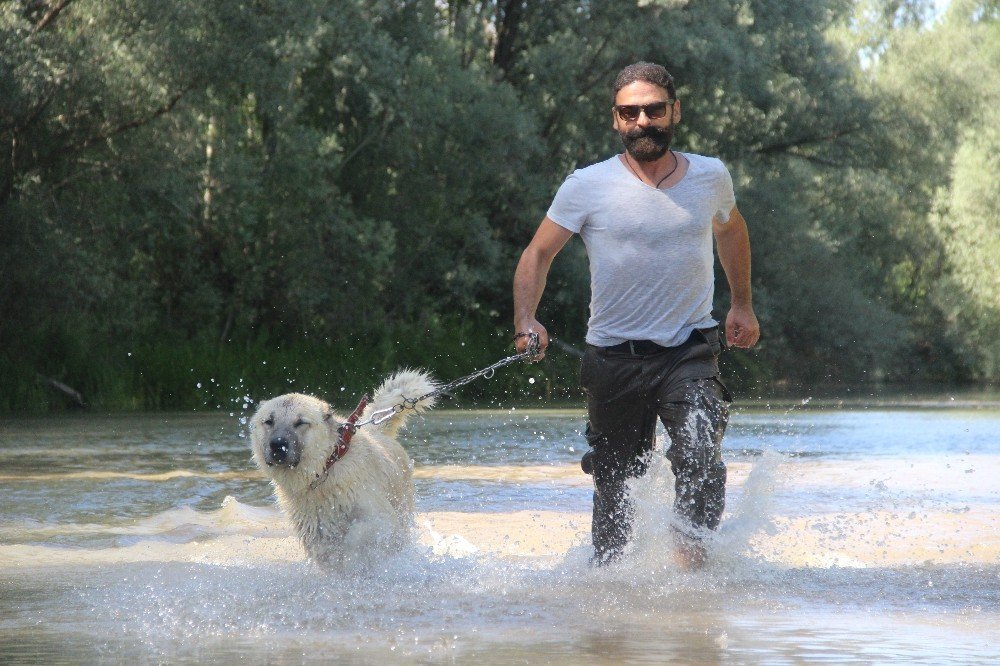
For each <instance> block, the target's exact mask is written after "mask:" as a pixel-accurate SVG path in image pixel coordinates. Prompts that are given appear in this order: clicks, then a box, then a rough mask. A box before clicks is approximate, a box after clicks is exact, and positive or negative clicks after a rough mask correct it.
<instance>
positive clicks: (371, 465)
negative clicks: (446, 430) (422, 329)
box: [250, 370, 437, 563]
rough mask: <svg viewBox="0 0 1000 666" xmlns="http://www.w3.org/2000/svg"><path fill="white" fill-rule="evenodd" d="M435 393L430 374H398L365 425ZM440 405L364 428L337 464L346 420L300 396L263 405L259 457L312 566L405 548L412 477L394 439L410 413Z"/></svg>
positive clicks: (254, 432)
mask: <svg viewBox="0 0 1000 666" xmlns="http://www.w3.org/2000/svg"><path fill="white" fill-rule="evenodd" d="M436 387H437V385H436V384H435V382H434V381H433V380H432V379H431V378H430V376H428V375H427V374H426V373H423V372H417V371H413V370H403V371H401V372H398V373H396V374H395V375H393V376H392V377H390V378H389V379H387V380H386V381H385V382H384V383H383V384H382V386H380V387H379V388H378V390H377V391H376V392H375V395H374V396H373V398H372V401H371V403H370V404H369V405H368V406H367V408H366V409H365V411H364V412H363V413H362V415H361V418H360V419H359V422H363V421H364V420H365V419H367V418H369V417H370V416H371V415H372V414H373V413H378V412H380V411H382V410H392V409H393V408H394V407H397V406H401V405H403V403H404V400H405V399H409V400H415V399H417V398H420V397H421V396H424V395H426V394H427V393H430V392H432V391H434V390H435V389H436ZM433 404H434V398H433V397H432V398H427V399H425V400H422V401H421V402H419V403H418V404H417V405H415V409H399V411H395V412H394V413H393V414H392V416H391V417H389V418H388V419H387V420H386V421H384V422H383V423H381V424H379V425H375V424H370V425H365V426H362V427H361V428H358V429H357V431H356V432H355V433H354V434H353V436H352V437H351V438H350V441H349V443H348V446H347V448H346V450H344V447H341V452H342V456H341V457H340V458H337V459H336V460H335V462H333V463H332V465H330V464H328V462H329V460H330V459H331V457H335V453H334V452H335V451H336V449H337V445H338V438H339V433H338V428H339V427H340V426H341V424H343V423H345V422H346V421H347V419H346V418H342V417H340V416H338V415H337V414H335V413H334V412H333V411H332V410H331V409H330V406H329V405H328V404H327V403H325V402H323V401H322V400H319V399H318V398H314V397H311V396H307V395H302V394H300V393H289V394H287V395H282V396H278V397H277V398H272V399H271V400H268V401H267V402H264V403H262V404H261V405H260V407H259V408H258V409H257V413H256V414H255V415H254V417H253V421H252V422H251V426H250V428H251V430H250V443H251V446H252V447H253V458H254V461H255V462H256V463H257V466H258V467H259V468H260V469H261V470H262V471H263V472H264V473H265V474H267V476H268V477H270V479H271V485H272V486H273V487H274V491H275V495H276V496H277V498H278V504H279V505H280V507H281V509H282V511H284V512H285V514H286V515H287V516H288V517H289V518H290V519H291V522H292V526H293V527H294V529H295V532H296V534H297V535H298V537H299V539H300V540H301V541H302V545H303V546H305V550H306V554H307V555H308V556H309V557H310V558H311V559H313V560H315V561H317V562H319V563H334V562H339V563H343V562H344V561H346V560H349V559H350V558H351V555H352V554H353V553H354V552H355V551H358V550H359V549H365V548H370V547H372V546H376V547H382V548H389V549H394V548H399V547H401V546H402V545H403V544H404V543H405V542H406V539H407V536H408V533H409V529H410V527H411V525H412V522H413V478H412V472H413V470H412V465H411V463H410V459H409V456H407V455H406V451H405V450H403V447H402V446H400V445H399V442H397V441H396V440H395V436H396V433H397V432H398V431H399V429H400V428H401V427H402V426H403V424H404V423H405V421H406V418H407V416H408V415H409V414H411V413H414V412H416V411H422V410H425V409H429V408H431V407H432V406H433ZM397 409H398V407H397Z"/></svg>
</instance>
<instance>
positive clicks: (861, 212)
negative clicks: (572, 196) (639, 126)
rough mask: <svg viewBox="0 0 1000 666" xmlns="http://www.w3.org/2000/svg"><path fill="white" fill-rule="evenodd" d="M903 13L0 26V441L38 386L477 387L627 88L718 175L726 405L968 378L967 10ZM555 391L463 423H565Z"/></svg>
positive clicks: (978, 245)
mask: <svg viewBox="0 0 1000 666" xmlns="http://www.w3.org/2000/svg"><path fill="white" fill-rule="evenodd" d="M928 12H929V5H928V3H927V2H924V1H923V0H905V1H900V0H859V1H858V2H855V3H851V2H848V1H847V0H822V1H818V2H809V3H800V2H791V1H775V0H749V1H748V0H713V1H711V2H684V1H682V0H644V1H642V2H638V3H625V2H618V1H612V0H598V1H593V0H587V1H583V0H580V1H573V2H558V3H541V2H504V3H497V2H492V1H491V2H486V1H485V0H484V1H482V2H479V1H476V2H467V1H464V0H463V1H458V0H454V1H451V0H449V1H447V2H435V1H433V0H342V1H339V2H334V3H330V2H320V1H319V0H298V1H296V2H292V1H291V0H262V1H260V2H250V3H247V2H238V1H237V0H215V1H213V2H210V3H192V2H186V1H181V2H173V3H163V2H156V1H154V0H128V1H127V2H118V3H108V2H99V1H98V0H72V1H70V2H68V3H67V2H47V3H46V2H37V1H35V0H21V1H10V2H4V3H0V145H2V148H3V150H2V151H0V154H2V155H3V158H2V159H0V234H2V235H3V238H4V240H5V243H4V244H3V245H0V284H2V287H3V288H2V289H0V350H2V359H3V369H4V372H2V373H0V410H14V409H23V408H26V407H29V406H34V407H36V408H39V407H40V408H46V407H52V408H58V407H61V406H64V405H65V404H66V402H65V398H64V397H63V396H62V395H60V394H58V393H57V392H54V391H53V390H51V389H50V388H49V387H48V386H49V384H48V380H49V379H56V380H59V381H62V382H64V383H67V384H69V385H70V386H72V387H74V388H76V389H78V390H80V391H81V392H82V393H83V394H84V395H85V397H86V398H87V400H88V401H89V402H90V403H91V404H95V405H103V406H107V407H116V408H141V407H157V408H182V407H183V408H187V407H216V406H223V407H226V406H228V405H229V404H230V403H232V401H234V400H239V399H240V398H241V397H242V396H243V395H247V394H250V395H252V397H255V398H256V397H262V396H263V395H265V394H266V392H267V391H280V390H284V389H285V388H287V387H292V388H295V389H308V390H315V391H316V392H318V393H322V394H325V395H328V396H330V395H331V394H332V395H336V394H337V392H338V391H339V389H340V386H344V389H345V392H351V393H356V392H357V391H360V390H362V389H364V388H370V384H371V383H372V382H373V381H374V380H375V375H379V374H381V373H384V372H387V371H389V370H391V369H393V368H394V367H396V366H397V365H412V366H425V367H429V368H432V369H433V370H435V371H436V372H437V373H438V375H439V376H440V377H442V378H444V379H450V378H453V377H455V376H459V375H463V374H465V373H467V372H469V371H471V370H472V369H474V368H476V367H482V366H484V365H488V364H489V363H492V362H493V361H494V360H496V358H497V357H498V356H500V355H503V354H505V353H507V352H509V346H508V343H509V336H510V331H509V330H508V322H509V321H510V308H511V303H510V279H511V274H512V272H513V267H514V265H515V263H516V261H517V258H518V256H519V254H520V251H521V249H522V248H523V247H524V245H525V244H526V243H527V241H528V239H529V238H530V236H531V234H532V232H533V230H534V228H535V226H536V224H537V221H538V220H539V219H540V218H541V216H542V215H543V214H544V211H545V210H546V207H547V205H548V203H549V201H550V199H551V196H552V194H553V193H554V191H555V188H556V187H557V186H558V184H559V183H560V182H561V180H562V179H563V178H564V177H565V175H566V174H567V173H568V172H569V171H570V170H571V169H573V168H575V167H577V166H582V165H585V164H588V163H591V162H594V161H596V160H599V159H603V158H604V157H606V156H607V155H608V154H609V153H611V152H612V151H616V150H619V149H620V148H619V142H618V138H617V136H615V135H614V133H613V132H611V131H609V125H610V105H611V99H610V90H609V88H610V83H611V81H612V79H613V77H614V75H615V73H616V72H617V71H618V69H619V68H621V67H622V66H624V65H625V64H628V63H629V62H632V61H634V60H637V59H647V60H654V61H658V62H662V63H663V64H665V65H666V66H667V67H668V69H670V70H671V72H672V73H673V74H674V75H675V77H676V79H677V81H678V84H679V89H678V92H679V96H680V99H681V103H682V109H683V114H684V119H683V122H682V124H681V125H680V127H679V133H678V137H677V147H678V148H680V149H682V150H690V151H694V152H701V153H706V154H713V155H718V156H720V157H722V158H723V160H724V161H725V162H726V163H727V164H728V165H729V167H730V169H731V170H732V172H733V175H734V180H735V183H736V188H737V197H738V200H739V203H740V207H741V210H742V211H743V213H744V215H745V216H746V217H747V219H748V220H749V222H750V225H751V236H752V243H753V250H754V294H755V301H756V307H757V311H758V314H759V316H760V318H761V321H762V323H763V327H764V338H763V341H762V343H761V346H760V348H759V350H757V351H756V352H753V353H746V352H734V353H732V354H729V355H727V357H726V358H725V361H724V362H725V363H726V365H727V367H728V370H729V371H730V372H731V373H732V377H733V381H734V383H736V384H739V385H742V386H746V387H750V386H753V385H754V384H755V383H758V382H772V381H785V380H790V381H797V382H809V383H813V382H828V381H841V380H844V381H855V380H866V379H867V380H881V379H897V380H898V379H910V378H917V377H922V378H946V379H951V380H963V379H985V380H990V379H994V380H995V379H996V378H998V376H1000V349H998V346H997V345H996V344H995V343H994V342H993V341H992V333H991V332H992V331H994V330H996V329H997V328H998V327H1000V314H998V307H997V303H998V302H1000V286H998V283H997V277H996V272H995V271H991V270H988V268H987V267H990V266H992V265H994V264H995V263H996V260H997V258H998V255H1000V248H998V246H997V242H996V240H995V239H996V234H995V233H994V232H995V229H996V227H997V218H996V215H997V213H996V211H997V210H998V207H997V204H998V203H1000V202H998V201H997V188H996V185H995V175H994V174H995V173H996V172H997V166H998V165H997V163H996V160H997V158H996V155H997V154H1000V150H998V147H1000V146H998V145H997V144H998V142H1000V139H998V135H997V130H996V127H997V126H998V123H997V120H998V118H997V115H996V109H997V108H1000V105H998V89H1000V83H998V79H997V72H1000V67H998V66H997V65H998V55H997V53H998V48H1000V46H998V45H1000V39H998V36H997V18H998V16H997V15H998V11H997V7H996V3H995V2H990V1H979V2H976V1H973V0H955V2H953V3H952V8H951V10H950V11H949V13H948V14H947V15H946V16H945V17H944V18H943V19H942V20H940V21H938V22H936V23H933V24H930V23H928V22H927V19H928V16H929V14H928ZM719 278H720V279H719V284H720V290H719V295H718V299H717V304H716V305H717V310H716V312H717V316H720V317H721V316H723V315H724V311H725V307H726V301H727V294H726V293H725V288H724V284H725V281H724V279H722V275H721V271H720V272H719ZM588 286H589V280H588V271H587V266H586V257H585V255H584V253H583V248H582V246H581V244H580V243H579V242H576V241H575V242H573V243H571V244H570V245H569V246H568V247H567V249H566V250H564V251H563V253H561V254H560V256H559V258H558V260H557V261H556V263H555V265H554V266H553V269H552V273H551V275H550V278H549V282H548V288H547V291H546V295H545V298H544V299H543V303H542V306H541V309H540V313H539V316H540V318H541V319H542V320H543V321H545V322H546V324H548V326H549V329H550V331H551V332H552V333H553V334H554V335H556V336H557V337H559V338H561V339H563V340H566V341H568V342H570V343H574V344H578V343H580V341H581V340H582V338H583V335H584V331H585V323H586V314H587V302H588V298H589V294H588ZM575 366H576V362H575V360H574V359H573V357H572V356H571V355H567V354H565V353H563V352H560V351H558V350H553V352H552V353H550V356H549V358H548V359H547V360H546V362H545V363H543V364H538V365H533V366H530V367H529V368H527V369H521V370H519V371H517V372H515V371H513V370H511V371H510V372H509V373H507V374H505V375H504V376H502V377H498V378H497V379H496V380H494V381H493V382H490V383H488V384H486V385H484V386H482V387H478V386H470V387H469V388H468V389H467V390H466V391H467V393H466V394H465V395H467V396H468V397H469V398H470V399H475V400H484V401H488V400H493V401H498V400H499V401H502V400H514V399H515V397H518V399H520V398H528V399H537V398H539V397H549V396H557V397H558V396H570V395H575V384H576V380H577V377H576V368H575ZM528 379H534V380H535V381H534V383H528ZM213 380H214V381H213ZM199 382H201V384H202V387H201V388H197V384H198V383H199ZM353 399H354V398H353V396H352V397H351V398H350V399H348V400H346V401H344V402H345V406H350V405H346V403H347V402H350V401H351V400H353Z"/></svg>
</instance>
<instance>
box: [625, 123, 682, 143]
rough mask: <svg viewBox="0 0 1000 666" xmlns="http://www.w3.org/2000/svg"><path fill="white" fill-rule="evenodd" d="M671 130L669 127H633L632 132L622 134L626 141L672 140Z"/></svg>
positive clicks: (627, 131)
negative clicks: (647, 139) (645, 139)
mask: <svg viewBox="0 0 1000 666" xmlns="http://www.w3.org/2000/svg"><path fill="white" fill-rule="evenodd" d="M670 130H671V128H669V127H653V126H652V125H649V126H647V127H633V128H632V129H630V130H626V131H624V132H623V133H622V134H623V135H624V137H625V138H626V139H633V140H635V139H642V138H646V137H648V138H650V139H660V140H663V139H667V138H670V135H671V131H670Z"/></svg>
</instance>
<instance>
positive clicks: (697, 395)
mask: <svg viewBox="0 0 1000 666" xmlns="http://www.w3.org/2000/svg"><path fill="white" fill-rule="evenodd" d="M682 395H683V397H682V398H681V399H680V400H679V401H676V402H668V403H664V404H661V406H660V408H659V410H658V411H659V416H660V419H661V420H662V421H663V425H664V427H665V428H666V430H667V436H668V437H669V438H670V448H669V449H668V450H667V459H668V460H670V464H671V467H672V468H673V472H674V476H675V477H676V482H675V486H674V488H675V491H676V493H675V497H674V511H676V512H677V514H678V515H679V516H681V517H682V518H684V519H685V522H687V523H688V524H690V525H691V526H693V527H707V528H708V529H715V528H716V527H718V525H719V520H720V519H721V518H722V510H723V509H724V508H725V505H726V465H725V463H723V462H722V437H723V435H724V434H725V432H726V425H727V423H728V422H729V405H728V403H727V402H726V393H725V389H724V388H723V387H722V384H721V383H719V381H718V380H716V379H714V378H706V379H690V380H687V381H686V382H685V387H684V391H683V394H682Z"/></svg>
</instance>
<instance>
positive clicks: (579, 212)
mask: <svg viewBox="0 0 1000 666" xmlns="http://www.w3.org/2000/svg"><path fill="white" fill-rule="evenodd" d="M588 200H589V197H588V196H587V193H586V191H585V187H584V184H583V182H582V179H581V178H580V177H579V176H578V175H576V173H571V174H570V175H569V176H567V177H566V180H564V181H563V184H562V185H560V186H559V190H558V191H557V192H556V196H555V198H554V199H552V205H551V206H549V212H548V213H546V216H547V217H548V218H549V219H550V220H552V221H553V222H555V223H556V224H558V225H559V226H560V227H563V228H565V229H569V230H570V231H572V232H573V233H577V234H578V233H580V229H583V225H584V224H585V223H586V222H587V215H588V212H587V208H588V206H587V201H588Z"/></svg>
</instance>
